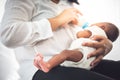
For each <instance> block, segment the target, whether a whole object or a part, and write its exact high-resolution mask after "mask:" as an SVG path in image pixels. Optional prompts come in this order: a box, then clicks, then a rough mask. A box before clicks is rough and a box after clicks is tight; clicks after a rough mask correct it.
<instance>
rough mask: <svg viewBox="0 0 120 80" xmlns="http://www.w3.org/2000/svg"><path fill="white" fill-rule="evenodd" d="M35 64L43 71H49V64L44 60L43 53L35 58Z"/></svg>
mask: <svg viewBox="0 0 120 80" xmlns="http://www.w3.org/2000/svg"><path fill="white" fill-rule="evenodd" d="M34 65H35V66H36V67H37V68H39V69H40V70H42V71H43V72H48V71H49V69H48V64H47V62H45V61H43V56H42V55H41V54H37V55H36V57H35V59H34Z"/></svg>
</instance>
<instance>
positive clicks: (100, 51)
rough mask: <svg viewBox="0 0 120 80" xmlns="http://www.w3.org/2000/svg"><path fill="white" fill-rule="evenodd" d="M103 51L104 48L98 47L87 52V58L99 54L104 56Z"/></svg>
mask: <svg viewBox="0 0 120 80" xmlns="http://www.w3.org/2000/svg"><path fill="white" fill-rule="evenodd" d="M104 52H105V50H104V49H102V48H99V49H97V50H95V51H93V52H92V53H89V54H88V58H90V57H96V56H99V55H103V56H105V54H104Z"/></svg>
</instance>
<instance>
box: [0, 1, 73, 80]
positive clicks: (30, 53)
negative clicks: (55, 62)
mask: <svg viewBox="0 0 120 80" xmlns="http://www.w3.org/2000/svg"><path fill="white" fill-rule="evenodd" d="M71 6H72V4H70V3H68V2H67V0H60V2H59V3H58V4H55V3H53V2H52V1H51V0H8V1H7V3H6V10H5V14H4V17H3V20H2V26H1V28H0V30H1V31H0V32H1V37H0V38H1V41H2V43H3V44H5V45H6V46H7V47H10V48H15V51H16V53H15V54H16V57H17V59H18V62H19V64H20V70H19V74H20V77H21V80H31V79H32V77H33V75H34V73H35V72H36V71H37V68H36V67H35V66H34V65H33V59H34V56H35V54H36V53H35V50H34V48H33V46H36V49H37V51H38V52H40V53H41V54H43V56H44V60H46V61H47V60H48V59H49V58H51V57H52V56H53V55H55V54H58V53H59V52H61V51H62V50H64V49H67V48H68V47H69V45H70V43H71V42H72V40H73V39H72V38H71V37H70V36H69V34H68V33H67V31H66V30H65V29H64V28H59V29H58V30H56V31H54V32H52V30H51V25H50V23H49V21H48V19H47V18H51V17H54V16H56V15H58V13H60V12H61V11H63V10H64V9H65V8H69V7H71Z"/></svg>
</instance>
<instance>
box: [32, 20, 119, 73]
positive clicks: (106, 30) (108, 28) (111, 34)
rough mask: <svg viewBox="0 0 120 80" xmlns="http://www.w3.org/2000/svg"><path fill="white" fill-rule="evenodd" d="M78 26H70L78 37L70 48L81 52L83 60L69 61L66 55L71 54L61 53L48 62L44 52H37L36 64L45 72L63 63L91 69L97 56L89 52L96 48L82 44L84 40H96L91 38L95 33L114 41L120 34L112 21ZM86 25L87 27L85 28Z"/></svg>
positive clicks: (68, 65)
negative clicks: (80, 27) (92, 55)
mask: <svg viewBox="0 0 120 80" xmlns="http://www.w3.org/2000/svg"><path fill="white" fill-rule="evenodd" d="M75 27H76V28H68V29H67V30H70V31H71V30H72V31H73V32H74V33H75V36H76V39H75V40H73V42H72V43H71V45H70V47H69V49H68V50H77V51H80V52H81V53H80V54H79V56H81V57H80V58H81V60H80V61H78V62H73V61H69V59H66V58H65V56H67V55H70V54H69V53H68V54H63V53H62V52H61V53H60V54H57V55H54V56H53V57H52V58H51V59H50V60H48V61H47V62H46V61H44V60H43V58H44V57H43V56H42V54H37V55H36V57H35V59H34V65H35V66H36V67H37V68H39V69H40V70H42V71H43V72H49V71H50V70H51V69H52V68H54V67H55V66H57V65H62V66H66V67H78V68H84V69H88V70H90V69H91V68H92V67H93V66H91V62H92V61H93V60H94V59H95V57H90V58H89V57H88V54H89V53H91V52H93V51H94V50H95V48H92V47H86V46H82V43H83V42H88V41H89V42H90V41H92V42H95V41H93V40H91V39H90V38H91V37H92V36H94V35H100V36H105V37H107V38H108V39H109V40H111V41H112V42H114V41H115V40H116V39H117V37H118V36H119V30H118V28H117V27H116V26H115V25H114V24H112V23H110V22H98V23H94V24H91V25H90V26H88V25H86V24H85V25H84V26H83V27H84V29H80V30H79V29H78V27H79V26H75ZM85 27H86V28H85Z"/></svg>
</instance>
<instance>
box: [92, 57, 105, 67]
mask: <svg viewBox="0 0 120 80" xmlns="http://www.w3.org/2000/svg"><path fill="white" fill-rule="evenodd" d="M103 57H104V56H103V55H99V56H97V57H96V59H95V60H93V61H92V62H91V64H90V65H91V66H92V67H95V66H96V65H97V64H98V63H99V62H100V61H101V60H102V59H103Z"/></svg>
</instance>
